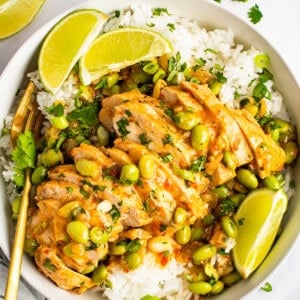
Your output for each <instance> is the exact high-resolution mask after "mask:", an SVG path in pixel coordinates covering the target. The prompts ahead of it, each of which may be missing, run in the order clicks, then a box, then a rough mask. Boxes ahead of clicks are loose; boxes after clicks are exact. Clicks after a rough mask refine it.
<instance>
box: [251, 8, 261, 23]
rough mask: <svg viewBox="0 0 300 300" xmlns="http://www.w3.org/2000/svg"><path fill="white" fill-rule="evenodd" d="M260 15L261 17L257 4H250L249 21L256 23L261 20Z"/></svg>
mask: <svg viewBox="0 0 300 300" xmlns="http://www.w3.org/2000/svg"><path fill="white" fill-rule="evenodd" d="M262 17H263V14H262V12H261V11H260V9H259V6H258V5H257V4H255V5H254V6H252V7H251V8H250V10H249V11H248V18H249V19H250V21H251V22H252V23H253V24H256V23H258V22H259V21H260V20H261V18H262Z"/></svg>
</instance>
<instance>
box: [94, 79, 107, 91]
mask: <svg viewBox="0 0 300 300" xmlns="http://www.w3.org/2000/svg"><path fill="white" fill-rule="evenodd" d="M106 85H107V77H103V78H102V79H101V80H100V81H99V82H98V83H97V85H96V86H95V90H98V89H104V88H105V87H106Z"/></svg>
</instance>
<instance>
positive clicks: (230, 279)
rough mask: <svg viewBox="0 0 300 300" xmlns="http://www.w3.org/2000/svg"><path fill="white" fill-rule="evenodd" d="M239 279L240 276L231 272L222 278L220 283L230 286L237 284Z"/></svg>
mask: <svg viewBox="0 0 300 300" xmlns="http://www.w3.org/2000/svg"><path fill="white" fill-rule="evenodd" d="M240 279H241V276H240V275H239V273H237V272H236V271H234V272H231V273H229V274H227V275H225V276H223V277H222V281H223V283H224V284H225V285H226V286H231V285H233V284H234V283H236V282H238V281H239V280H240Z"/></svg>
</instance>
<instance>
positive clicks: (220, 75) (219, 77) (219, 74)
mask: <svg viewBox="0 0 300 300" xmlns="http://www.w3.org/2000/svg"><path fill="white" fill-rule="evenodd" d="M215 75H216V78H217V80H218V82H221V83H226V81H227V78H226V77H224V75H223V72H220V71H218V72H216V74H215Z"/></svg>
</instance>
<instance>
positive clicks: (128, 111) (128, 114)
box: [125, 109, 132, 117]
mask: <svg viewBox="0 0 300 300" xmlns="http://www.w3.org/2000/svg"><path fill="white" fill-rule="evenodd" d="M125 114H126V115H127V116H128V117H131V116H132V112H131V111H130V110H128V109H125Z"/></svg>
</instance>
